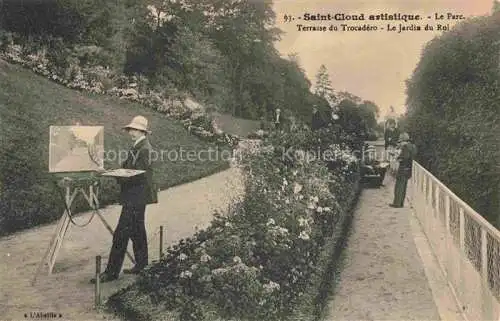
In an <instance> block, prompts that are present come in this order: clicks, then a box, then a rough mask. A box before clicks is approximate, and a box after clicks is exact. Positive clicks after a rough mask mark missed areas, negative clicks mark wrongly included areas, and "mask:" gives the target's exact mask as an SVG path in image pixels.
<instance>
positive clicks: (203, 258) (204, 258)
mask: <svg viewBox="0 0 500 321" xmlns="http://www.w3.org/2000/svg"><path fill="white" fill-rule="evenodd" d="M210 259H211V257H210V255H208V254H207V253H205V254H203V255H202V256H201V257H200V261H201V262H203V263H207V262H208V261H210Z"/></svg>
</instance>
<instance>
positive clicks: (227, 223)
mask: <svg viewBox="0 0 500 321" xmlns="http://www.w3.org/2000/svg"><path fill="white" fill-rule="evenodd" d="M225 226H226V227H231V226H233V224H231V222H226V224H225Z"/></svg>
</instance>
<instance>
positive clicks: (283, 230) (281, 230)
mask: <svg viewBox="0 0 500 321" xmlns="http://www.w3.org/2000/svg"><path fill="white" fill-rule="evenodd" d="M277 231H278V232H279V233H281V234H287V233H288V230H287V229H286V228H284V227H279V228H278V229H277Z"/></svg>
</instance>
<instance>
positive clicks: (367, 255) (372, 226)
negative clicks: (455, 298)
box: [326, 177, 440, 321]
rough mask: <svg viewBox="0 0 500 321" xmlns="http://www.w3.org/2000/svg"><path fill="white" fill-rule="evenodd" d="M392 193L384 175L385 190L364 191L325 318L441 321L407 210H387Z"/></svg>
mask: <svg viewBox="0 0 500 321" xmlns="http://www.w3.org/2000/svg"><path fill="white" fill-rule="evenodd" d="M392 195H393V182H392V180H391V179H390V178H389V177H387V178H386V186H383V187H381V188H380V189H365V190H363V192H362V194H361V197H360V201H359V205H358V208H357V210H356V212H355V214H354V215H355V216H354V219H353V228H352V230H351V235H350V237H349V240H348V244H347V248H346V250H345V259H344V260H345V262H344V266H343V267H342V271H341V272H340V278H339V279H340V280H339V281H338V284H337V285H336V288H335V289H334V295H333V301H331V302H330V304H329V306H328V307H327V318H326V320H328V321H333V320H392V321H393V320H440V316H439V313H438V309H437V307H436V304H435V303H434V299H433V295H432V292H431V288H430V287H429V283H428V281H427V277H426V274H425V272H424V267H423V265H422V261H421V259H420V256H419V253H418V252H417V247H416V245H415V242H414V237H413V234H412V226H411V225H410V216H411V215H412V213H411V209H410V208H403V209H396V208H391V207H389V206H388V204H389V203H390V202H391V201H392ZM406 205H407V204H406Z"/></svg>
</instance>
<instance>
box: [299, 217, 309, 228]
mask: <svg viewBox="0 0 500 321" xmlns="http://www.w3.org/2000/svg"><path fill="white" fill-rule="evenodd" d="M307 225H308V221H307V219H306V218H299V226H307Z"/></svg>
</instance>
